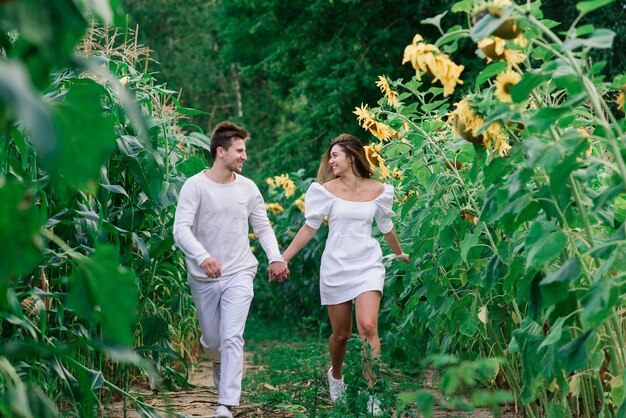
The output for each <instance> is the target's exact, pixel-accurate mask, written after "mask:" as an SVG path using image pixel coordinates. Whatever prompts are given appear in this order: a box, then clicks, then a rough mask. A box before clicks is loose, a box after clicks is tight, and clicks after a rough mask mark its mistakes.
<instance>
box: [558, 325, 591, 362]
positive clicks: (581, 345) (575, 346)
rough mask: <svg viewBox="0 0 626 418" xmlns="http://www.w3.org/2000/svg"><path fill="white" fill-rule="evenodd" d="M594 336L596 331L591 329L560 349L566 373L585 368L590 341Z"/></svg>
mask: <svg viewBox="0 0 626 418" xmlns="http://www.w3.org/2000/svg"><path fill="white" fill-rule="evenodd" d="M594 335H595V330H594V329H590V330H588V331H586V332H585V333H583V334H582V335H580V336H579V337H578V338H576V339H574V340H572V341H570V342H569V343H567V344H565V345H563V346H562V347H561V348H560V349H559V356H560V357H561V359H562V361H563V367H564V368H565V370H566V371H568V372H573V371H575V370H578V369H580V368H582V367H584V366H585V364H586V363H587V357H588V349H589V345H590V341H591V340H592V339H593V336H594Z"/></svg>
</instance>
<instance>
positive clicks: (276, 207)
mask: <svg viewBox="0 0 626 418" xmlns="http://www.w3.org/2000/svg"><path fill="white" fill-rule="evenodd" d="M265 210H266V211H268V212H272V213H273V214H274V215H280V214H281V213H283V212H284V211H285V209H283V207H282V206H281V205H280V203H278V202H274V203H266V204H265Z"/></svg>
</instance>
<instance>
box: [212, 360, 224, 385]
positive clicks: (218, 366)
mask: <svg viewBox="0 0 626 418" xmlns="http://www.w3.org/2000/svg"><path fill="white" fill-rule="evenodd" d="M221 374H222V363H216V362H213V383H215V387H216V388H218V389H219V387H220V375H221Z"/></svg>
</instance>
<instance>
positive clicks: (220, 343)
mask: <svg viewBox="0 0 626 418" xmlns="http://www.w3.org/2000/svg"><path fill="white" fill-rule="evenodd" d="M248 136H249V134H248V132H247V131H246V130H245V129H243V128H241V127H239V126H237V125H235V124H232V123H230V122H221V123H219V124H218V125H217V126H216V127H215V129H214V131H213V133H212V134H211V144H210V152H211V156H212V158H213V165H212V167H211V168H210V169H207V170H203V171H202V172H200V173H198V174H196V175H194V176H192V177H190V178H189V179H187V181H186V182H185V184H184V185H183V187H182V189H181V191H180V195H179V200H178V205H177V207H176V215H175V220H174V239H175V241H176V244H177V246H178V247H179V248H180V249H181V250H182V251H183V252H184V253H185V257H186V263H187V280H188V282H189V286H190V288H191V293H192V297H193V300H194V304H195V306H196V311H197V314H198V319H199V322H200V328H201V331H202V336H201V338H200V343H201V345H202V347H203V348H204V349H206V350H207V351H208V352H209V354H210V356H211V358H212V360H213V378H214V381H215V385H216V386H217V388H218V394H219V395H218V396H219V399H218V407H217V410H216V414H215V417H226V418H228V417H232V416H233V415H232V411H231V408H232V407H233V406H238V405H239V398H240V394H241V379H242V376H243V345H244V340H243V332H244V328H245V323H246V319H247V316H248V311H249V308H250V303H251V302H252V297H253V294H254V293H253V285H252V281H253V278H254V276H255V275H256V270H257V265H258V261H257V259H256V258H255V257H254V255H253V254H252V251H251V250H250V242H249V238H248V228H249V226H248V225H249V224H250V225H252V229H253V231H254V233H255V234H256V236H257V237H258V240H259V242H260V244H261V246H262V247H263V250H264V251H265V253H266V254H267V257H268V260H269V275H270V280H273V281H278V282H282V281H284V280H285V279H286V278H287V277H288V276H289V269H288V268H287V264H288V263H289V262H290V261H291V259H292V258H293V257H294V256H295V255H296V254H297V253H298V251H299V250H300V249H302V248H303V247H304V246H305V245H306V244H307V243H308V242H309V240H310V239H311V238H312V237H313V236H314V235H315V233H316V232H317V229H318V228H319V227H320V225H321V224H322V221H323V219H324V218H325V217H328V226H329V233H328V239H327V241H326V247H325V250H324V253H323V255H322V260H321V271H320V296H321V302H322V305H326V306H327V309H328V316H329V318H330V323H331V329H332V334H331V336H330V340H329V351H330V360H331V367H330V368H329V369H328V371H327V377H328V384H329V392H330V399H331V401H332V402H333V403H337V402H339V400H340V399H341V396H342V394H343V392H344V391H345V384H344V381H343V376H342V367H343V361H344V357H345V355H346V348H347V343H348V339H349V338H350V335H351V333H352V306H353V305H354V306H355V309H356V322H357V329H358V332H359V335H360V336H361V338H363V339H364V340H365V343H366V344H367V345H369V347H370V350H371V351H370V353H371V355H372V356H373V358H374V359H375V360H376V359H377V358H378V356H379V354H380V339H379V337H378V311H379V306H380V300H381V297H382V291H383V284H384V277H385V268H384V266H383V264H382V252H381V249H380V245H379V243H378V241H376V240H375V239H374V238H373V237H372V222H373V220H374V219H375V220H376V223H377V225H378V227H379V229H380V231H381V232H382V233H383V235H384V237H385V239H386V240H387V243H388V244H389V247H390V248H391V250H392V251H393V252H394V254H395V258H396V259H397V260H400V261H402V262H405V263H408V262H409V258H408V256H407V255H406V254H405V253H403V252H402V248H401V246H400V243H399V242H398V238H397V235H396V232H395V229H394V227H393V223H392V220H391V217H392V215H393V211H392V202H393V187H392V186H390V185H387V184H382V183H380V182H378V181H376V180H373V179H372V178H371V177H372V174H373V172H372V170H371V168H370V165H369V162H368V161H367V157H366V155H365V149H364V148H363V145H362V144H361V142H360V141H359V140H358V139H357V138H355V137H353V136H351V135H348V134H342V135H339V136H338V137H337V138H335V139H334V140H333V141H332V142H331V144H330V146H329V147H328V149H327V151H326V152H325V154H324V156H323V157H322V161H321V164H320V168H319V171H318V178H317V180H318V182H314V183H313V184H311V186H310V187H309V189H308V191H307V192H306V195H305V219H306V220H305V223H304V225H302V227H301V228H300V230H299V231H298V233H297V234H296V236H295V237H294V239H293V241H292V242H291V244H290V245H289V246H288V247H287V249H286V250H285V251H284V253H283V254H282V255H281V253H280V250H279V248H278V243H277V240H276V236H275V235H274V231H273V230H272V227H271V225H270V222H269V220H268V218H267V212H266V210H265V204H264V201H263V197H262V196H261V193H260V191H259V189H258V187H257V186H256V185H255V184H254V182H252V181H251V180H249V179H248V178H246V177H244V176H242V175H241V174H240V173H241V171H242V169H243V164H244V163H245V161H246V160H247V154H246V141H247V139H248ZM364 377H365V379H366V380H367V383H368V385H369V386H372V385H373V379H374V378H375V376H374V373H373V367H372V364H368V363H366V364H365V373H364ZM367 410H368V412H369V413H370V414H372V415H374V416H381V415H382V410H381V407H380V401H379V400H378V399H376V398H375V397H374V396H373V395H371V396H370V397H369V400H368V404H367Z"/></svg>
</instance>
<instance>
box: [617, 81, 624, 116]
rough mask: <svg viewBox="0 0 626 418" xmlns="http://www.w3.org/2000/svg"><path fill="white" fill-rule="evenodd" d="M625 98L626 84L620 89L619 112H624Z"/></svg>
mask: <svg viewBox="0 0 626 418" xmlns="http://www.w3.org/2000/svg"><path fill="white" fill-rule="evenodd" d="M624 96H626V84H624V85H622V86H621V87H620V88H619V96H617V100H616V102H617V108H618V109H619V110H621V111H622V112H625V111H624Z"/></svg>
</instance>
